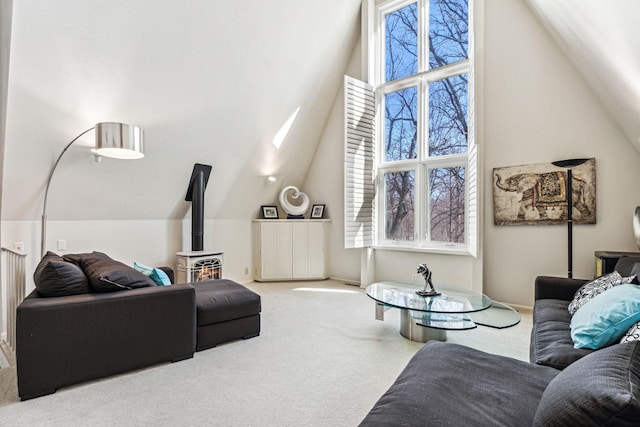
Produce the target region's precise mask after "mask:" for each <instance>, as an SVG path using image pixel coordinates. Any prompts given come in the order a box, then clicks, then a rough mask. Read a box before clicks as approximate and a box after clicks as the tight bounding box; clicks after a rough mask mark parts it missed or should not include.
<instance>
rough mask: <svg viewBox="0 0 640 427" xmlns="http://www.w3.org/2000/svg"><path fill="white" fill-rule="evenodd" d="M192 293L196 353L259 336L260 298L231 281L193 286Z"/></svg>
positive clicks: (198, 283)
mask: <svg viewBox="0 0 640 427" xmlns="http://www.w3.org/2000/svg"><path fill="white" fill-rule="evenodd" d="M193 287H194V289H195V292H196V312H197V332H196V351H201V350H206V349H208V348H211V347H215V346H216V345H218V344H221V343H223V342H226V341H231V340H235V339H239V338H243V339H247V338H252V337H256V336H258V335H260V310H261V301H260V295H258V294H256V293H255V292H253V291H251V290H249V289H247V288H245V287H244V286H242V285H240V284H239V283H236V282H233V281H231V280H226V279H222V280H207V281H204V282H196V283H193Z"/></svg>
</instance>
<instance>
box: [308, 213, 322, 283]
mask: <svg viewBox="0 0 640 427" xmlns="http://www.w3.org/2000/svg"><path fill="white" fill-rule="evenodd" d="M307 240H308V244H307V248H308V251H309V252H308V255H309V256H308V259H309V277H324V276H325V271H324V264H325V262H324V225H323V224H322V223H319V222H312V223H309V227H308V228H307Z"/></svg>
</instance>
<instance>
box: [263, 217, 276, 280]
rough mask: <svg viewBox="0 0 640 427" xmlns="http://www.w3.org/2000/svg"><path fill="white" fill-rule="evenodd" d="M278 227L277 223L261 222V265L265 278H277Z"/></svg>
mask: <svg viewBox="0 0 640 427" xmlns="http://www.w3.org/2000/svg"><path fill="white" fill-rule="evenodd" d="M277 243H278V239H277V227H276V224H261V226H260V246H261V247H260V249H261V251H260V267H261V268H262V272H261V275H260V276H261V277H262V278H263V279H276V278H277V277H278V270H277V268H276V267H277V261H276V260H277Z"/></svg>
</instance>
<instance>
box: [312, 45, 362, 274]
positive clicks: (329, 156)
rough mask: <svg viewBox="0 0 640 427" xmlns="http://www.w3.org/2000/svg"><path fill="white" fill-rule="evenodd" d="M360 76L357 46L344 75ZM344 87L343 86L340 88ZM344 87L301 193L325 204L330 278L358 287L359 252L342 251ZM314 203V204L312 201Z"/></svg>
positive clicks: (337, 98)
mask: <svg viewBox="0 0 640 427" xmlns="http://www.w3.org/2000/svg"><path fill="white" fill-rule="evenodd" d="M345 73H346V74H347V75H350V76H352V77H356V78H358V77H359V76H360V43H359V42H358V43H356V46H355V48H354V50H353V53H352V55H351V59H350V60H349V65H348V66H347V70H346V72H345ZM343 86H344V85H343ZM343 159H344V87H342V88H341V89H340V91H338V95H337V96H336V98H335V101H334V103H333V109H332V110H331V114H330V115H329V117H328V119H327V122H326V123H325V127H324V131H323V133H322V136H321V137H320V142H319V144H318V148H317V150H316V154H315V157H314V159H313V163H312V164H311V167H310V169H309V172H308V174H307V177H306V179H305V182H304V184H303V185H302V191H304V192H306V193H307V194H308V195H309V196H310V197H311V196H312V195H314V197H315V198H314V199H313V200H314V202H313V203H325V204H326V206H325V217H326V218H331V220H332V221H331V225H330V227H331V277H332V278H335V279H338V280H346V281H349V282H356V283H360V249H345V248H344V161H343ZM316 199H317V200H318V201H317V202H315V200H316Z"/></svg>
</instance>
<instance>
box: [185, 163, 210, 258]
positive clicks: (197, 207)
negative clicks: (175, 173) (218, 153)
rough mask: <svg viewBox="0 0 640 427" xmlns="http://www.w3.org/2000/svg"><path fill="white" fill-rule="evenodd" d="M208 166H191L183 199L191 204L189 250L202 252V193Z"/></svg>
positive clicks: (206, 179)
mask: <svg viewBox="0 0 640 427" xmlns="http://www.w3.org/2000/svg"><path fill="white" fill-rule="evenodd" d="M210 174H211V166H210V165H202V164H200V163H196V164H195V165H193V172H192V173H191V180H190V181H189V188H188V189H187V195H186V197H185V198H184V199H185V200H186V201H188V202H192V203H191V250H192V251H202V250H204V191H205V189H206V188H207V182H208V181H209V175H210Z"/></svg>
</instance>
